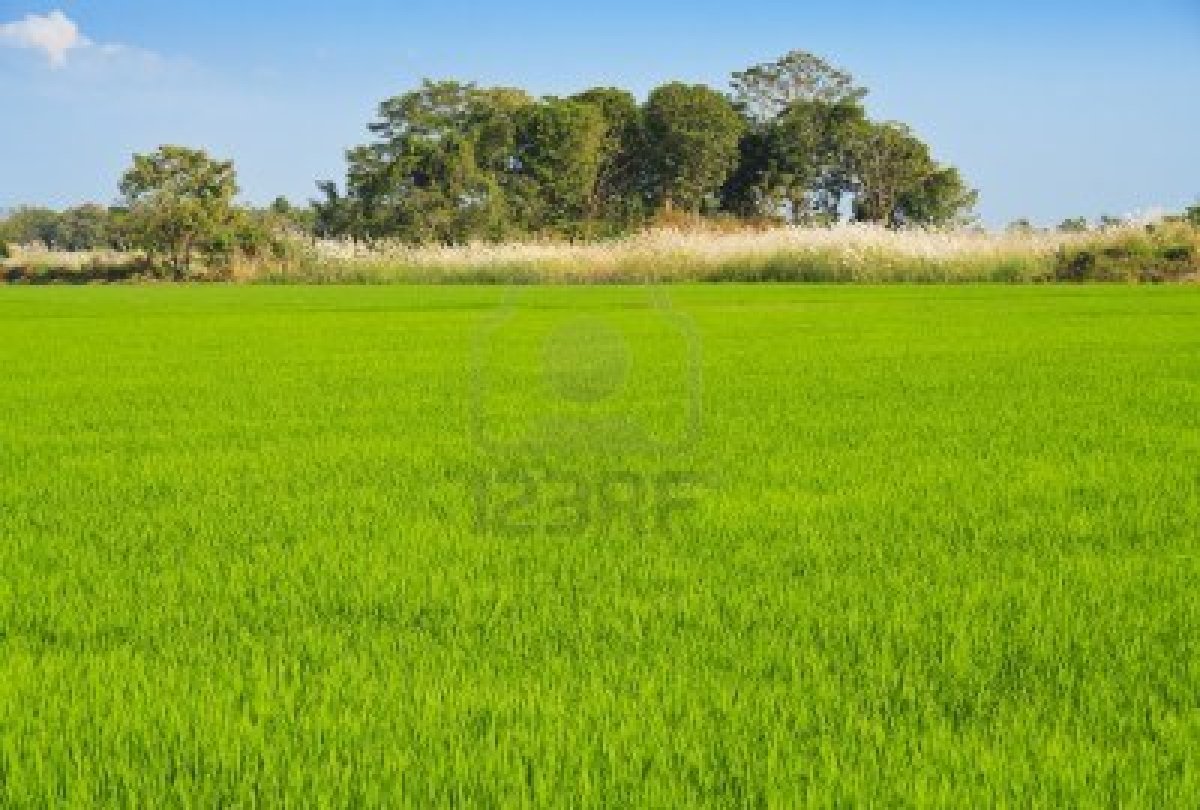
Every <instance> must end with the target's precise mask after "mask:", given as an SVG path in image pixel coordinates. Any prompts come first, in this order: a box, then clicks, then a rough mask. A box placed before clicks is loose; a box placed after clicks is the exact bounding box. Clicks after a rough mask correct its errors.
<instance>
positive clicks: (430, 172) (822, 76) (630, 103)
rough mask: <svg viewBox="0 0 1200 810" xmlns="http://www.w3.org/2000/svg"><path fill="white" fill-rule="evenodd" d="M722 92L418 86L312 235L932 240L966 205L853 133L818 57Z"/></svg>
mask: <svg viewBox="0 0 1200 810" xmlns="http://www.w3.org/2000/svg"><path fill="white" fill-rule="evenodd" d="M732 87H733V93H732V94H731V95H723V94H721V93H719V92H717V91H716V90H713V89H711V88H708V87H705V86H703V85H688V84H683V83H679V82H674V83H670V84H666V85H663V86H661V87H658V88H657V89H655V90H654V91H652V92H651V93H650V95H649V97H648V98H647V99H646V101H645V103H644V104H641V105H639V104H638V103H637V102H636V100H635V99H634V98H633V97H632V96H631V95H630V94H628V93H626V92H624V91H621V90H618V89H615V88H594V89H592V90H588V91H585V92H583V93H580V94H577V95H575V96H572V97H570V98H565V99H564V98H557V97H546V98H542V99H534V98H532V97H530V96H529V95H528V94H527V93H525V92H523V91H521V90H516V89H512V88H482V87H478V86H476V85H474V84H462V83H459V82H452V81H446V82H432V81H427V82H425V83H424V84H423V85H422V86H421V87H420V88H419V89H417V90H414V91H412V92H409V93H406V94H403V95H400V96H397V97H395V98H391V99H388V100H386V101H384V102H383V103H382V104H381V105H380V107H379V117H378V119H377V120H376V121H375V122H374V123H372V124H371V125H370V126H369V129H370V132H371V134H372V135H373V136H374V139H373V140H372V141H371V142H370V143H367V144H364V145H362V146H359V147H355V148H354V149H351V150H350V151H349V152H348V153H347V163H348V169H347V174H346V181H345V184H344V188H339V187H338V185H337V184H336V183H334V182H324V183H321V184H320V189H321V191H322V195H323V198H322V199H321V200H320V201H319V202H318V203H316V229H317V232H318V233H320V234H321V235H325V236H350V237H354V238H360V239H376V238H383V237H388V238H397V239H401V240H404V241H408V242H412V243H417V244H422V243H431V242H440V243H445V244H457V243H462V242H466V241H471V240H475V239H485V240H501V239H507V238H513V237H519V236H528V235H565V236H580V235H593V234H599V233H617V232H622V231H625V230H628V229H630V228H631V227H633V226H637V225H640V224H644V223H645V222H647V221H649V220H650V219H651V218H653V217H654V216H656V215H659V214H661V213H662V212H670V211H682V212H687V213H691V214H699V213H716V212H725V213H727V214H732V215H737V216H742V217H746V218H753V219H773V220H788V221H792V222H797V223H800V222H831V221H837V220H839V219H841V218H843V217H844V216H846V215H848V214H849V215H852V216H853V217H854V219H856V220H858V221H863V222H880V223H884V224H887V225H890V226H899V225H911V224H920V225H943V224H951V223H955V222H957V221H959V220H961V219H962V218H963V217H964V216H965V215H967V214H968V213H969V211H970V210H971V208H972V207H973V205H974V202H975V194H974V192H972V191H971V190H970V189H968V188H967V187H966V185H965V184H964V182H963V180H962V178H961V176H960V175H959V173H958V172H957V171H956V170H955V169H953V168H950V167H946V166H943V165H941V164H939V163H937V162H936V161H935V160H934V159H933V157H932V156H931V154H930V151H929V148H928V147H927V146H926V145H925V144H924V143H923V142H921V141H920V140H919V139H918V138H917V137H916V136H915V135H914V134H913V133H912V131H911V130H909V129H908V128H907V127H904V126H902V125H899V124H893V123H877V122H873V121H871V120H869V119H868V117H867V114H866V111H865V109H864V108H863V106H862V99H863V97H864V96H865V95H866V90H864V89H863V88H860V87H858V86H857V85H855V84H854V81H853V79H852V77H850V76H849V74H847V73H845V72H844V71H841V70H839V69H837V68H835V67H833V66H831V65H829V64H828V63H826V62H825V61H824V60H822V59H820V58H818V57H815V56H813V55H811V54H807V53H803V52H794V53H791V54H788V55H787V56H785V57H783V58H782V59H780V60H778V61H777V62H773V63H768V64H765V65H758V66H755V67H752V68H749V69H748V70H746V71H742V72H739V73H737V74H735V75H734V77H733V82H732ZM851 201H852V204H849V205H848V203H849V202H851Z"/></svg>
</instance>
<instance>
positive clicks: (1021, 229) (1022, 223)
mask: <svg viewBox="0 0 1200 810" xmlns="http://www.w3.org/2000/svg"><path fill="white" fill-rule="evenodd" d="M1004 230H1005V231H1007V232H1008V233H1017V234H1031V233H1035V232H1036V231H1037V229H1036V228H1034V227H1033V223H1032V222H1030V221H1029V220H1028V219H1025V218H1021V219H1017V220H1013V221H1012V222H1010V223H1008V225H1007V226H1006V227H1005V229H1004Z"/></svg>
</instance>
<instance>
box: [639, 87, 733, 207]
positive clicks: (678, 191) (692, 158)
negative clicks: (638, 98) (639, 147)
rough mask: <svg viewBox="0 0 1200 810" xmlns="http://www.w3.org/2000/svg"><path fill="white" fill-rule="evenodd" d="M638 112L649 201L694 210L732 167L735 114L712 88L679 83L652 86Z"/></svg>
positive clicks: (728, 103) (707, 197) (713, 190)
mask: <svg viewBox="0 0 1200 810" xmlns="http://www.w3.org/2000/svg"><path fill="white" fill-rule="evenodd" d="M644 116H645V132H646V144H647V162H648V165H649V174H650V184H651V188H652V190H653V197H654V199H655V201H656V202H657V203H658V204H659V205H661V206H663V207H664V208H667V209H671V208H674V207H676V206H678V207H680V208H683V209H685V210H687V211H691V212H694V213H698V212H700V210H701V209H702V207H703V206H704V204H705V202H706V201H707V200H708V199H709V198H710V197H712V196H714V195H715V194H716V193H717V192H719V191H720V189H721V187H722V186H723V185H724V183H725V181H726V179H727V178H728V177H729V175H730V173H731V172H732V171H733V170H734V168H735V166H736V165H737V159H738V143H739V140H740V138H741V134H742V130H743V127H744V123H743V121H742V119H741V117H740V116H739V115H738V114H737V112H736V111H735V110H734V108H733V105H732V104H731V103H730V102H729V100H728V99H727V98H725V97H724V96H722V95H721V94H720V93H717V92H716V91H715V90H712V89H710V88H708V87H705V86H704V85H698V84H696V85H688V84H682V83H679V82H675V83H672V84H667V85H663V86H662V87H659V88H657V89H655V90H654V91H653V92H652V93H651V94H650V98H649V99H648V100H647V101H646V107H645V111H644Z"/></svg>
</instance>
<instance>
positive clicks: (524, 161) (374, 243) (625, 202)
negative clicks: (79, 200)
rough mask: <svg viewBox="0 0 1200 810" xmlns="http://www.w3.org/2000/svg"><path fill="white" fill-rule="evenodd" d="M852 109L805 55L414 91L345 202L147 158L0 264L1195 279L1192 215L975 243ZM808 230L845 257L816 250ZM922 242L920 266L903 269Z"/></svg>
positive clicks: (879, 132)
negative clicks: (614, 82) (711, 79)
mask: <svg viewBox="0 0 1200 810" xmlns="http://www.w3.org/2000/svg"><path fill="white" fill-rule="evenodd" d="M866 95H867V90H866V89H865V88H863V87H861V86H859V85H858V84H857V83H856V82H855V80H854V78H853V77H852V76H851V75H850V74H848V73H846V72H845V71H843V70H841V69H839V68H837V67H834V66H833V65H830V64H829V63H828V62H826V61H824V60H823V59H821V58H819V57H817V56H814V55H812V54H809V53H806V52H803V51H794V52H792V53H789V54H787V55H786V56H784V57H782V58H780V59H778V60H776V61H774V62H768V63H764V64H761V65H756V66H753V67H750V68H748V69H746V70H744V71H739V72H737V73H735V74H734V75H733V77H732V79H731V82H730V88H729V92H727V93H722V92H718V91H717V90H714V89H712V88H709V87H705V86H702V85H688V84H683V83H679V82H673V83H669V84H665V85H663V86H661V87H658V88H656V89H654V90H653V91H652V92H651V93H650V94H649V96H648V97H647V98H646V100H645V101H644V102H643V103H639V102H638V101H637V100H636V99H635V98H634V97H633V96H632V95H631V94H630V93H628V92H625V91H623V90H620V89H617V88H608V87H602V88H593V89H590V90H586V91H584V92H581V93H577V94H575V95H572V96H569V97H565V98H559V97H545V98H541V99H535V98H533V97H531V96H530V95H529V94H528V93H526V92H524V91H522V90H520V89H516V88H504V87H479V86H476V85H474V84H463V83H459V82H454V81H442V82H432V81H426V82H425V83H424V84H422V86H421V87H420V88H418V89H416V90H414V91H412V92H409V93H405V94H402V95H399V96H396V97H393V98H389V99H386V100H385V101H383V102H382V103H381V104H380V105H379V113H378V117H377V119H376V120H375V121H374V122H372V123H371V124H370V125H369V127H368V129H369V132H370V134H371V140H370V141H369V142H368V143H366V144H363V145H361V146H357V147H354V148H352V149H350V150H349V151H348V152H347V154H346V161H347V171H346V178H345V181H344V183H342V184H340V185H339V184H338V183H336V182H333V181H325V182H322V183H319V184H318V187H319V191H320V198H319V199H317V200H314V201H311V202H310V203H309V204H308V205H307V206H293V205H292V204H291V203H290V202H288V201H287V200H286V199H283V198H279V199H277V200H276V201H275V202H274V203H273V204H272V205H270V206H269V207H267V208H265V209H254V208H252V207H248V206H244V205H239V204H237V202H236V197H237V193H238V186H237V175H236V171H235V168H234V166H233V164H232V163H231V162H229V161H223V160H219V159H215V158H213V157H211V156H210V155H208V154H207V153H205V152H204V151H203V150H197V149H190V148H186V147H180V146H163V147H160V148H159V149H158V150H156V151H155V152H153V153H150V154H144V155H135V156H134V158H133V164H132V166H131V167H130V168H129V170H128V171H127V172H126V173H125V175H124V176H123V177H122V178H121V182H120V198H119V200H118V202H117V203H116V204H115V205H112V206H110V207H105V206H100V205H95V204H86V205H80V206H76V207H74V208H70V209H67V210H65V211H62V212H56V211H51V210H47V209H43V208H30V207H24V208H18V209H16V210H15V211H11V212H8V214H7V215H5V216H4V217H3V219H0V262H3V263H4V264H3V269H4V275H5V277H6V278H7V279H8V280H9V281H26V282H56V281H61V282H75V281H118V280H126V279H139V280H141V279H150V278H160V279H170V280H183V279H196V280H271V281H293V282H309V281H329V280H341V281H374V282H381V281H414V280H416V281H500V280H513V281H556V280H576V281H596V280H598V281H619V280H626V281H637V280H639V279H641V278H645V277H648V276H654V277H659V278H664V279H674V280H808V281H864V280H872V281H930V280H941V281H1050V280H1073V281H1174V280H1180V279H1190V278H1193V277H1194V276H1195V274H1196V272H1197V269H1198V263H1200V260H1198V259H1197V239H1198V237H1197V232H1200V206H1197V207H1196V208H1193V209H1191V210H1190V211H1189V212H1187V213H1185V214H1184V215H1182V216H1180V217H1174V218H1170V219H1169V220H1167V221H1161V222H1147V223H1139V224H1138V225H1136V226H1135V225H1133V224H1132V223H1129V222H1124V221H1121V220H1119V219H1117V218H1115V217H1103V218H1102V219H1101V220H1100V222H1099V223H1097V224H1096V226H1095V227H1094V228H1093V227H1091V226H1090V225H1089V223H1088V222H1087V221H1086V220H1084V219H1082V218H1071V219H1067V220H1065V221H1064V222H1063V223H1062V224H1061V225H1060V226H1059V227H1058V229H1057V231H1058V233H1059V234H1061V238H1060V239H1059V241H1058V242H1057V243H1055V244H1054V246H1053V249H1052V250H1047V245H1048V244H1049V243H1048V241H1047V239H1046V238H1045V235H1044V234H1039V233H1037V232H1036V229H1034V228H1033V227H1032V226H1031V225H1030V224H1029V223H1028V222H1026V221H1018V222H1015V223H1013V224H1012V225H1011V226H1010V228H1009V231H1008V234H1007V235H1005V236H997V237H995V238H994V239H990V240H989V239H980V238H976V237H977V235H976V234H975V233H972V232H971V231H973V230H974V229H973V228H971V227H969V226H970V224H971V222H972V214H971V211H972V208H973V206H974V204H975V201H976V194H975V192H974V191H972V190H970V189H969V188H968V187H967V186H966V184H965V183H964V181H963V179H962V177H961V176H960V175H959V172H958V171H957V170H956V169H954V168H953V167H950V166H946V165H943V164H941V163H939V162H937V161H936V160H935V159H934V157H933V156H932V154H931V153H930V150H929V148H928V146H927V145H926V144H924V143H923V142H922V141H921V140H920V139H919V138H918V137H917V136H916V134H915V133H913V132H912V131H911V130H910V129H909V128H908V127H906V126H905V125H903V124H900V123H896V122H877V121H872V120H871V119H870V118H869V117H868V116H867V114H866V110H865V108H864V106H863V99H864V98H865V97H866ZM847 223H851V224H853V225H856V226H871V227H873V228H875V229H879V230H889V231H905V232H913V231H916V232H930V231H933V232H938V233H940V232H943V231H955V232H958V233H960V234H961V235H962V239H961V241H960V243H959V245H958V247H956V248H954V249H952V250H949V251H947V250H945V245H946V243H947V242H946V240H945V239H941V238H939V237H936V236H935V237H933V238H931V239H928V240H924V242H923V237H921V236H919V235H918V236H914V237H899V238H896V239H888V238H885V237H882V236H879V237H871V239H869V240H868V241H869V249H867V250H863V249H861V248H862V247H863V245H864V240H863V239H862V238H860V237H858V236H855V235H854V234H855V233H862V232H863V231H862V230H861V229H859V230H857V231H856V230H854V229H846V228H841V227H838V226H841V225H845V224H847ZM1142 225H1145V226H1146V227H1141V226H1142ZM828 228H833V229H834V230H833V231H832V232H833V233H836V234H837V235H839V236H843V237H846V240H847V241H846V242H845V243H844V244H842V245H838V244H836V243H832V242H830V240H829V239H827V238H825V236H824V235H822V234H820V233H818V231H819V230H820V229H828ZM681 234H683V235H685V236H686V239H685V241H686V242H687V246H686V247H685V248H683V249H676V247H675V246H676V245H677V244H679V239H680V235H681ZM697 234H708V235H712V237H713V240H712V244H709V245H700V244H698V242H697V239H696V235H697ZM746 234H758V235H759V238H756V239H748V238H745V235H746ZM733 236H736V237H737V238H731V237H733ZM1026 237H1028V238H1026ZM581 243H583V244H588V245H592V246H593V247H592V248H590V249H583V250H581V249H579V245H580V244H581ZM922 243H924V244H929V245H934V246H935V249H933V250H921V249H915V250H914V248H913V245H916V244H922ZM648 244H654V245H658V246H660V247H661V248H662V249H648V248H647V245H648ZM731 244H738V245H741V246H743V248H744V249H745V252H744V253H743V254H742V255H734V254H733V253H731V252H730V251H729V249H728V248H729V246H730V245H731ZM496 245H510V246H511V247H510V248H508V249H496V248H495V247H493V246H496ZM548 246H553V249H548ZM963 246H969V247H972V248H975V251H974V252H971V251H968V250H962V249H960V248H962V247H963ZM500 256H505V257H507V259H506V260H505V261H498V260H497V257H500ZM713 257H718V258H717V259H716V260H714V259H713ZM578 261H584V264H583V265H582V266H569V265H570V263H571V262H578ZM651 261H654V262H658V266H657V267H650V266H649V263H650V262H651ZM434 271H436V272H434Z"/></svg>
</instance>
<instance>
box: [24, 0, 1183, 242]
mask: <svg viewBox="0 0 1200 810" xmlns="http://www.w3.org/2000/svg"><path fill="white" fill-rule="evenodd" d="M55 11H58V12H60V13H61V17H59V16H58V15H54V20H56V21H57V22H56V23H55V25H53V26H51V27H50V28H48V29H47V28H46V27H45V26H42V27H40V28H36V29H35V28H30V27H29V26H28V24H27V23H28V19H27V18H28V15H31V14H32V15H37V16H38V17H40V18H48V17H50V15H51V13H52V12H55ZM63 20H65V21H66V25H67V26H74V29H70V28H64V25H63V24H62V21H63ZM64 37H65V39H64ZM68 44H70V45H72V46H71V47H66V45H68ZM64 48H65V49H64ZM793 48H802V49H805V50H810V51H814V52H816V53H819V54H822V55H824V56H825V57H827V58H828V59H830V61H833V62H834V63H836V64H839V65H841V66H843V67H845V68H847V69H849V70H850V71H851V72H853V73H854V74H855V75H856V76H857V77H858V78H859V79H860V81H861V82H862V83H864V84H866V85H867V86H868V87H870V88H871V95H870V96H869V97H868V107H869V109H870V110H871V112H872V114H874V115H875V116H877V117H880V118H888V119H898V120H903V121H905V122H907V123H910V124H911V125H913V126H914V127H915V128H916V130H917V131H918V132H919V133H920V134H921V135H922V136H923V137H924V138H925V139H926V140H927V141H929V142H930V143H931V144H932V146H933V148H934V151H935V153H936V154H937V155H938V156H939V157H940V158H942V159H944V160H946V161H949V162H951V163H954V164H955V165H957V166H959V167H960V168H961V169H962V170H963V172H964V174H965V175H966V176H967V178H968V179H969V180H970V181H971V182H972V183H973V184H974V185H975V186H976V187H978V188H979V189H980V192H981V204H980V209H979V210H980V213H981V214H982V215H983V217H984V219H985V221H986V222H988V223H989V224H993V225H998V224H1003V223H1004V222H1007V221H1009V220H1012V219H1014V218H1016V217H1019V216H1028V217H1030V218H1032V219H1033V220H1034V221H1035V222H1039V223H1043V224H1051V223H1055V222H1057V221H1059V220H1061V219H1063V218H1065V217H1067V216H1074V215H1085V216H1089V217H1096V216H1098V215H1100V214H1104V213H1111V214H1126V213H1131V212H1134V211H1139V210H1146V209H1150V208H1156V207H1165V208H1172V209H1174V208H1180V207H1182V206H1183V205H1185V204H1189V203H1191V202H1194V201H1195V200H1196V199H1197V198H1198V197H1200V0H1143V2H1140V3H1128V2H1109V1H1108V0H1096V1H1095V2H1090V3H1083V2H1059V3H1054V2H1041V3H1037V2H1028V1H1027V0H1014V1H1013V2H1007V3H995V4H980V5H975V4H969V3H950V2H931V3H921V4H919V6H918V4H915V3H912V2H876V1H875V0H859V2H856V3H850V4H836V3H827V2H821V3H810V2H804V0H758V1H757V2H738V3H731V2H711V1H710V0H692V1H691V2H678V3H674V2H672V3H661V2H660V3H654V2H645V1H643V2H631V1H630V0H607V2H604V3H590V4H585V5H584V6H583V7H581V8H569V7H566V4H563V3H555V2H545V1H544V0H529V1H527V2H520V3H517V2H513V3H504V4H500V3H495V4H490V3H467V2H458V1H457V0H442V2H438V3H433V2H428V3H424V2H422V3H417V2H383V1H382V0H371V1H369V2H353V1H352V0H344V1H343V2H341V3H330V2H321V3H312V2H306V1H305V0H292V2H277V1H276V0H241V1H240V2H230V0H207V1H206V2H191V1H190V0H177V1H176V2H162V0H94V1H93V2H87V1H86V0H81V1H79V2H70V1H69V0H59V2H56V3H55V2H51V3H41V2H29V1H28V0H0V206H10V205H15V204H18V203H36V204H48V205H54V206H62V205H67V204H72V203H75V202H80V201H84V200H95V201H100V202H107V201H109V200H111V199H112V198H113V197H114V195H115V193H116V185H117V180H118V177H119V175H120V173H121V171H122V169H123V168H124V166H125V165H126V164H127V163H128V161H129V156H130V154H131V153H133V152H135V151H145V150H149V149H152V148H154V147H155V146H157V145H158V144H160V143H182V144H188V145H197V146H203V147H205V148H208V149H209V150H210V151H212V152H214V153H216V154H218V155H220V156H222V157H231V158H233V159H234V160H236V162H237V165H238V169H239V173H240V178H241V185H242V187H243V190H244V196H245V197H246V198H247V199H250V200H253V201H266V200H269V199H270V198H272V197H273V196H275V195H276V194H285V195H287V196H289V197H291V198H293V199H294V200H298V201H299V200H304V199H307V198H308V197H311V196H313V194H314V182H315V181H316V180H318V179H322V178H340V177H341V174H342V153H343V151H344V150H345V148H346V147H348V146H351V145H353V144H356V143H361V142H363V141H364V140H365V137H366V135H365V125H366V123H367V121H368V120H369V119H370V118H371V116H372V114H373V110H374V108H375V105H376V104H377V103H378V102H379V101H380V100H381V99H383V98H385V97H387V96H389V95H394V94H397V93H400V92H403V91H404V90H407V89H409V88H411V87H412V86H414V85H415V84H416V83H417V82H418V81H419V80H420V79H421V78H422V77H425V76H429V77H435V78H442V77H445V78H459V79H470V80H476V81H479V82H481V83H487V84H507V85H518V86H522V87H525V88H527V89H529V90H531V91H533V92H535V93H539V94H541V93H567V92H571V91H575V90H579V89H582V88H585V87H588V86H593V85H618V86H622V87H627V88H629V89H630V90H633V91H634V92H635V93H637V94H638V95H639V96H641V95H644V94H645V93H646V92H647V91H648V90H649V89H650V88H652V87H653V86H654V85H656V84H659V83H661V82H664V81H669V80H674V79H682V80H688V81H700V82H706V83H709V84H711V85H713V86H716V87H720V88H724V87H725V86H726V84H727V80H728V76H729V74H730V73H731V72H732V71H734V70H737V69H739V68H741V67H744V66H746V65H749V64H753V63H756V62H760V61H764V60H767V59H769V58H772V57H774V56H777V55H779V54H782V53H784V52H786V51H788V50H791V49H793Z"/></svg>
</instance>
